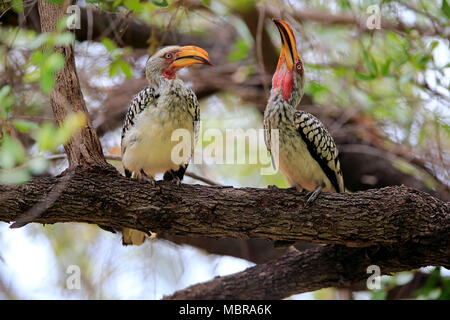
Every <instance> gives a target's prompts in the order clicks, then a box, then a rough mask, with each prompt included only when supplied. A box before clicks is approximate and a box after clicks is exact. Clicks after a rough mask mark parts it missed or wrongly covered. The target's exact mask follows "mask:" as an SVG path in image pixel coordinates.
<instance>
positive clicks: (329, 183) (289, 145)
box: [264, 19, 344, 206]
mask: <svg viewBox="0 0 450 320" xmlns="http://www.w3.org/2000/svg"><path fill="white" fill-rule="evenodd" d="M273 22H274V23H275V25H276V26H277V28H278V31H279V32H280V35H281V42H282V47H281V53H280V58H279V60H278V66H277V69H276V71H275V74H274V75H273V78H272V89H271V92H270V98H269V102H268V103H267V106H266V110H265V112H264V129H266V130H265V138H266V145H267V148H268V150H269V151H271V145H272V144H273V143H275V142H274V141H271V132H270V131H271V130H272V129H278V130H279V141H278V142H279V145H278V146H279V148H278V150H279V153H278V154H274V152H273V151H271V156H272V159H273V157H278V160H279V161H278V162H279V169H280V170H281V172H282V173H283V175H284V176H285V177H286V179H287V181H288V182H289V184H290V185H291V186H293V187H296V188H297V190H299V191H300V192H301V191H303V190H307V191H310V192H309V194H308V200H307V202H306V205H307V206H308V205H311V204H312V203H313V202H314V201H315V199H316V198H317V197H318V196H319V194H320V192H321V191H330V192H344V179H343V177H342V171H341V166H340V163H339V160H338V149H337V148H336V145H335V143H334V141H333V138H332V137H331V135H330V134H329V133H328V131H327V130H326V129H325V127H324V126H323V124H322V123H321V122H320V121H319V120H318V119H317V118H316V117H314V116H313V115H311V114H309V113H307V112H305V111H301V110H296V107H297V105H298V104H299V103H300V100H301V99H302V96H303V93H304V84H305V70H304V66H303V60H302V58H301V57H300V55H299V53H298V52H297V45H296V41H295V37H294V33H293V32H292V29H291V28H290V27H289V25H288V24H287V23H286V22H285V21H282V20H277V19H273ZM274 150H275V148H274Z"/></svg>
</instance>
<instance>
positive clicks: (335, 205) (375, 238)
mask: <svg viewBox="0 0 450 320" xmlns="http://www.w3.org/2000/svg"><path fill="white" fill-rule="evenodd" d="M67 174H71V175H72V177H71V178H70V180H69V181H68V182H66V183H67V184H66V187H65V188H64V190H62V191H61V192H60V195H59V198H58V199H56V200H54V202H53V204H52V205H51V206H50V207H49V208H47V210H45V211H44V212H43V213H42V215H40V216H39V217H37V218H36V219H35V220H34V222H38V223H57V222H86V223H93V224H98V225H102V226H110V227H112V228H113V229H117V230H120V229H122V228H123V227H129V228H133V229H138V230H141V231H145V232H148V231H149V230H151V231H152V232H157V233H158V232H165V233H166V234H172V235H187V236H191V237H211V238H238V239H248V238H266V239H272V240H287V241H289V240H305V241H309V242H316V243H328V244H344V245H347V246H358V247H367V246H372V245H375V244H383V245H396V244H399V243H403V242H406V241H416V242H418V241H420V242H421V244H423V245H425V244H426V243H427V242H429V239H430V237H431V238H433V239H434V241H436V239H441V242H442V243H441V245H442V247H444V248H448V247H449V243H448V242H449V237H448V235H449V234H450V208H449V203H445V202H442V201H440V200H438V199H436V198H433V197H432V196H430V195H428V194H426V193H423V192H420V191H416V190H413V189H410V188H407V187H404V186H401V187H388V188H383V189H374V190H369V191H365V192H358V193H355V194H345V193H342V194H338V193H324V194H322V195H321V196H320V197H319V199H318V200H317V202H316V203H315V205H314V206H312V207H310V208H304V204H305V200H306V194H305V193H299V192H297V191H296V190H295V189H292V188H291V189H276V188H275V189H255V188H240V189H233V188H231V187H208V186H200V185H186V184H183V185H181V186H180V187H176V186H175V185H173V184H172V183H167V182H158V183H157V186H156V187H155V188H152V187H151V186H150V185H149V184H147V183H145V182H142V181H135V180H132V179H127V178H124V177H123V176H121V175H119V174H118V173H117V172H116V171H113V170H110V169H107V168H103V167H98V168H96V167H94V168H91V169H80V170H77V171H75V172H73V171H72V170H70V171H66V172H65V174H63V175H61V176H58V177H45V178H35V179H34V180H33V181H32V182H31V183H29V184H26V185H22V186H0V221H5V222H10V221H15V220H17V219H18V218H19V217H20V216H21V215H22V214H23V213H24V212H26V211H28V210H30V208H32V207H33V206H35V205H36V204H38V203H41V202H42V201H47V197H48V196H49V194H51V192H52V190H53V188H54V186H55V185H59V184H60V183H61V181H64V179H65V176H66V175H67Z"/></svg>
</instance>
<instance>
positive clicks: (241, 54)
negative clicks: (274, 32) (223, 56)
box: [227, 40, 250, 62]
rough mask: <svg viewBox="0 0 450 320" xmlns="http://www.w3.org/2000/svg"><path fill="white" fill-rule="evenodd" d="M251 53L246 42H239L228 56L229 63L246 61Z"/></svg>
mask: <svg viewBox="0 0 450 320" xmlns="http://www.w3.org/2000/svg"><path fill="white" fill-rule="evenodd" d="M249 51H250V46H249V45H248V44H247V42H245V41H244V40H237V41H235V42H234V43H233V48H232V50H231V52H230V53H229V54H228V57H227V58H228V61H230V62H236V61H240V60H243V59H245V58H246V57H247V56H248V53H249Z"/></svg>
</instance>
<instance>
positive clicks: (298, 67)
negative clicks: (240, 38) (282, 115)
mask: <svg viewBox="0 0 450 320" xmlns="http://www.w3.org/2000/svg"><path fill="white" fill-rule="evenodd" d="M272 20H273V22H274V23H275V25H276V26H277V28H278V31H280V36H281V53H280V58H279V59H278V66H277V70H276V71H275V74H274V75H273V78H272V94H280V93H281V95H282V97H283V99H284V100H285V101H286V102H289V103H290V104H291V105H293V106H294V107H296V106H297V104H298V103H300V100H301V98H302V96H303V92H304V89H303V86H304V81H305V78H304V73H305V70H304V69H303V60H302V58H301V56H300V55H299V54H298V52H297V44H296V41H295V36H294V33H293V32H292V29H291V27H289V25H288V24H287V23H286V22H285V21H283V20H278V19H272Z"/></svg>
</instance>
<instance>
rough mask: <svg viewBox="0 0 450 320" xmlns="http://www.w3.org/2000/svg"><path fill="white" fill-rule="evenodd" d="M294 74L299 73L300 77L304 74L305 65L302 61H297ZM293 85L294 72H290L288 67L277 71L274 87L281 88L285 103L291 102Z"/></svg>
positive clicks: (274, 77)
mask: <svg viewBox="0 0 450 320" xmlns="http://www.w3.org/2000/svg"><path fill="white" fill-rule="evenodd" d="M283 59H284V57H283ZM282 63H285V61H283V62H282ZM294 72H297V73H298V74H300V75H302V74H303V64H302V62H301V61H300V60H297V62H296V63H295V66H294ZM293 85H294V75H293V71H291V70H289V68H287V66H286V68H277V71H276V72H275V75H274V76H273V87H274V88H278V87H280V86H281V93H282V95H283V99H284V100H285V101H289V98H290V97H291V93H292V87H293Z"/></svg>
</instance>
